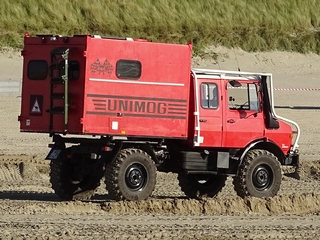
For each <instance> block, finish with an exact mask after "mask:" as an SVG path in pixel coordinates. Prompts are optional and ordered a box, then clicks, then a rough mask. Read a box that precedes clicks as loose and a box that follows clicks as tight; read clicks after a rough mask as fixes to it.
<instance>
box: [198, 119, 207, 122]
mask: <svg viewBox="0 0 320 240" xmlns="http://www.w3.org/2000/svg"><path fill="white" fill-rule="evenodd" d="M199 122H207V119H200V120H199Z"/></svg>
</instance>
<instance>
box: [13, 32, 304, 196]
mask: <svg viewBox="0 0 320 240" xmlns="http://www.w3.org/2000/svg"><path fill="white" fill-rule="evenodd" d="M22 56H23V78H22V102H21V115H20V116H19V121H20V129H21V132H29V134H31V133H46V134H48V135H49V136H50V137H52V142H53V143H52V144H50V147H51V149H50V151H49V153H48V155H47V157H46V159H47V160H49V161H50V168H51V172H50V182H51V184H52V188H53V190H54V192H55V193H56V194H57V195H58V196H59V197H60V198H61V199H63V200H86V199H90V198H91V197H92V196H93V195H94V193H95V190H96V188H97V187H98V186H99V185H100V183H101V182H102V181H104V184H105V187H106V190H107V191H108V194H109V197H110V198H112V199H115V200H144V199H147V198H148V197H149V196H150V195H152V192H153V190H154V188H155V185H156V174H157V172H173V173H176V174H177V178H178V182H179V185H180V187H181V190H182V191H183V192H184V193H185V195H186V196H187V197H190V198H201V197H214V196H216V195H217V194H218V193H219V192H220V191H221V190H222V188H223V187H224V185H225V182H226V179H227V177H228V176H230V177H232V178H233V184H234V189H235V191H236V193H237V194H238V195H239V196H241V197H246V196H253V197H261V198H264V197H273V196H275V195H276V194H277V192H278V190H279V188H280V184H281V179H282V170H281V165H289V166H297V165H298V163H299V153H298V139H299V135H300V130H299V126H298V125H297V124H296V123H295V122H293V121H291V120H288V119H285V118H282V117H280V116H278V115H277V114H276V113H275V110H274V98H273V85H272V84H273V83H272V74H271V73H253V72H241V71H225V70H213V69H197V68H196V69H192V68H191V58H192V44H191V43H188V44H185V45H184V44H168V43H156V42H148V41H146V40H144V39H132V38H113V37H101V36H96V35H74V36H60V35H36V36H30V35H29V34H25V36H24V48H23V50H22ZM36 151H37V150H36V149H35V153H36Z"/></svg>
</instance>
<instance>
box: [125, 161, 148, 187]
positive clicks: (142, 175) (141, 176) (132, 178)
mask: <svg viewBox="0 0 320 240" xmlns="http://www.w3.org/2000/svg"><path fill="white" fill-rule="evenodd" d="M125 177H126V179H125V180H126V184H127V186H128V188H129V189H130V190H132V191H140V190H142V189H143V188H144V187H145V185H146V178H147V172H146V170H145V169H144V168H143V166H141V165H140V164H133V165H131V166H130V167H129V168H128V169H127V171H126V176H125Z"/></svg>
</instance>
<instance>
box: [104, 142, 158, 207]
mask: <svg viewBox="0 0 320 240" xmlns="http://www.w3.org/2000/svg"><path fill="white" fill-rule="evenodd" d="M105 183H106V188H107V190H108V193H109V196H110V198H112V199H115V200H129V201H139V200H144V199H147V198H148V197H149V196H150V195H151V194H152V192H153V190H154V188H155V185H156V166H155V164H154V162H153V161H152V159H151V157H150V156H149V155H148V154H147V153H146V152H144V151H142V150H140V149H135V148H127V149H122V150H121V151H120V152H119V154H118V156H117V157H116V159H114V160H113V161H112V162H111V163H109V164H108V168H107V169H106V173H105Z"/></svg>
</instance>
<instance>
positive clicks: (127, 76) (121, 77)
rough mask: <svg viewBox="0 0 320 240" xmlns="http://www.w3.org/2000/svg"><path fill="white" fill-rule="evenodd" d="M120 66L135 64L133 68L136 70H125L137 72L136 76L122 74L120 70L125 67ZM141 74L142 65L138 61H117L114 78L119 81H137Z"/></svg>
mask: <svg viewBox="0 0 320 240" xmlns="http://www.w3.org/2000/svg"><path fill="white" fill-rule="evenodd" d="M121 64H124V65H129V64H136V65H135V67H137V69H129V70H127V72H129V71H132V70H138V74H131V75H130V74H129V73H124V72H123V71H122V70H123V68H124V67H125V66H121ZM121 71H122V72H121ZM141 73H142V64H141V62H140V61H138V60H129V59H119V60H118V61H117V63H116V76H117V78H119V79H132V80H138V79H139V78H140V77H141Z"/></svg>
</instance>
